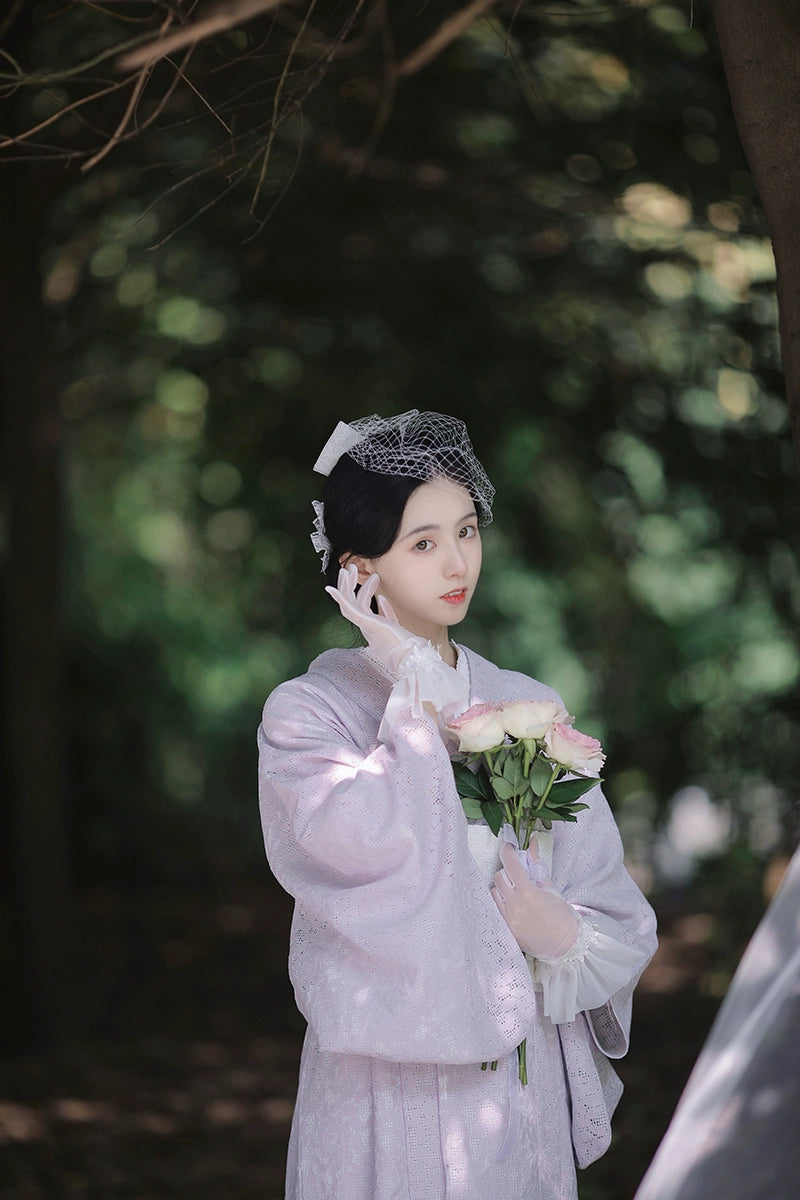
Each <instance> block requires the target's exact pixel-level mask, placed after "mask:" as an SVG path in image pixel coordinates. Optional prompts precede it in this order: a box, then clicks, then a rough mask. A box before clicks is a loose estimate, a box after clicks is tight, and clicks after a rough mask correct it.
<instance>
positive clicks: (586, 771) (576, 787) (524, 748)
mask: <svg viewBox="0 0 800 1200" xmlns="http://www.w3.org/2000/svg"><path fill="white" fill-rule="evenodd" d="M572 720H573V718H572V717H571V716H570V715H569V713H568V712H567V711H566V709H564V708H562V707H561V705H559V704H557V703H556V702H555V701H554V700H519V701H515V702H514V703H507V704H475V705H473V707H472V708H470V709H468V710H467V711H466V712H465V713H463V714H462V715H461V716H460V717H457V718H456V719H455V720H453V721H451V722H450V724H449V725H448V726H447V728H448V730H449V731H450V733H451V734H453V735H454V736H455V738H456V739H457V741H458V750H459V752H460V754H461V755H462V756H463V759H464V761H461V762H459V761H455V762H453V773H454V775H455V780H456V788H457V789H458V794H459V796H460V797H461V803H462V805H463V807H464V812H465V813H466V815H467V816H468V817H470V818H472V819H477V818H479V817H483V818H484V819H485V820H486V823H487V824H488V825H489V826H490V828H491V830H492V832H493V833H494V834H495V835H497V834H498V833H499V832H500V827H501V826H502V824H503V822H504V821H506V822H508V824H509V825H510V826H511V827H512V828H513V830H514V833H515V835H516V838H517V846H518V847H520V849H521V850H523V851H524V850H527V849H528V846H529V845H530V840H531V835H532V834H533V832H534V830H535V829H536V828H537V827H538V823H539V822H541V826H543V827H544V828H545V829H550V827H551V825H552V823H553V821H577V819H578V818H577V813H579V812H581V811H582V810H583V809H586V808H588V807H589V805H588V804H581V803H579V801H580V798H581V796H583V795H584V793H586V792H588V791H589V790H590V789H591V788H593V787H594V786H595V785H596V784H597V783H599V782H600V779H599V772H600V769H601V767H602V766H603V763H604V762H605V755H604V754H603V750H602V747H601V745H600V743H599V742H598V741H597V739H596V738H593V737H589V736H588V735H587V734H585V733H580V732H579V731H578V730H577V729H573V728H572ZM566 775H571V776H572V778H570V779H566V778H564V777H565V776H566ZM526 1050H527V1046H526V1041H522V1042H521V1044H520V1045H519V1046H518V1047H517V1055H518V1058H519V1078H520V1081H521V1082H522V1083H523V1084H526V1083H527V1082H528V1068H527V1055H526ZM487 1065H488V1064H487V1063H484V1064H483V1067H484V1070H485V1069H486V1067H487ZM496 1066H497V1063H496V1062H494V1063H492V1070H494V1069H495V1068H496Z"/></svg>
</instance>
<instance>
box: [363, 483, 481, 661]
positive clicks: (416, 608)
mask: <svg viewBox="0 0 800 1200" xmlns="http://www.w3.org/2000/svg"><path fill="white" fill-rule="evenodd" d="M481 557H482V549H481V536H480V533H479V531H478V516H477V513H476V511H475V503H474V501H473V499H472V497H471V496H470V494H469V492H468V491H467V490H466V488H463V487H461V486H460V485H459V484H457V483H453V482H452V481H451V480H449V479H437V480H434V481H432V482H431V483H423V484H420V486H419V487H418V488H417V489H416V490H415V491H414V492H412V493H411V495H410V496H409V498H408V501H407V502H406V507H405V511H404V512H403V519H402V521H401V523H400V529H399V531H398V534H397V538H396V539H395V542H394V545H393V546H392V547H391V549H390V550H388V551H387V552H386V554H382V555H381V556H380V557H379V558H372V559H365V558H361V557H360V556H354V558H353V560H352V561H353V562H355V563H356V565H357V566H358V568H359V580H360V581H361V582H362V583H363V581H364V580H365V579H367V578H368V577H369V576H370V575H371V574H372V573H373V572H375V571H377V573H378V575H380V586H379V588H378V591H379V592H380V593H381V595H383V596H385V597H386V599H387V600H388V601H389V603H390V604H391V606H392V608H393V609H394V611H395V612H396V613H397V617H398V619H399V621H400V623H401V625H403V626H404V627H405V628H406V629H408V630H409V631H410V632H411V633H415V634H417V636H418V637H424V638H428V639H430V641H432V642H433V643H434V645H440V644H441V642H442V639H443V637H446V630H447V627H448V626H449V625H456V624H457V623H458V622H459V621H462V620H463V619H464V617H465V616H466V615H467V609H468V608H469V604H470V600H471V599H472V594H473V592H474V591H475V585H476V584H477V582H478V576H479V575H480V572H481Z"/></svg>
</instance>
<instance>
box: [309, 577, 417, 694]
mask: <svg viewBox="0 0 800 1200" xmlns="http://www.w3.org/2000/svg"><path fill="white" fill-rule="evenodd" d="M380 582H381V580H380V576H379V575H370V577H369V579H367V581H366V582H365V583H364V584H362V586H361V587H360V588H359V590H358V592H356V586H357V585H358V568H357V567H356V565H355V564H354V563H351V564H350V565H349V566H348V567H342V569H341V570H340V571H339V578H338V580H337V586H336V587H335V588H334V587H326V588H325V591H326V592H327V593H328V595H330V596H333V598H334V600H335V601H336V603H337V604H338V605H339V608H340V609H341V612H342V616H343V617H346V619H347V620H348V621H351V622H352V624H353V625H357V626H358V628H359V629H360V630H361V632H362V633H363V635H364V638H365V639H366V641H367V644H368V645H369V648H370V650H371V651H372V654H373V655H374V657H375V658H377V659H378V661H379V662H382V663H383V664H384V666H386V667H388V668H389V670H390V671H392V672H393V673H395V674H397V673H398V670H399V667H400V664H401V662H402V659H403V657H404V655H405V654H407V653H408V651H409V650H410V649H412V647H413V646H414V645H417V646H419V647H422V646H426V645H427V644H428V643H427V642H426V641H425V640H424V638H419V637H415V636H414V634H413V633H409V632H408V630H407V629H404V628H403V626H402V625H401V624H400V622H399V621H398V619H397V616H396V614H395V611H394V609H393V608H392V606H391V604H390V603H389V601H388V600H387V599H386V597H385V596H377V597H376V596H375V593H376V592H377V590H378V587H379V586H380ZM373 598H375V599H376V603H377V606H378V612H377V613H375V612H373V611H372V600H373Z"/></svg>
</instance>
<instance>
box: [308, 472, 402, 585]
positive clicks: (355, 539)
mask: <svg viewBox="0 0 800 1200" xmlns="http://www.w3.org/2000/svg"><path fill="white" fill-rule="evenodd" d="M424 482H425V480H424V479H414V478H413V477H411V476H408V475H379V474H378V473H377V472H376V471H366V470H365V469H364V468H363V467H360V466H359V465H358V463H355V462H353V460H352V458H350V457H349V455H347V454H343V455H342V457H341V458H340V459H339V461H338V462H337V464H336V466H335V467H333V469H332V470H331V473H330V475H329V476H328V477H327V479H326V480H325V483H324V485H323V488H322V500H323V503H324V505H325V533H326V534H327V536H328V539H329V541H330V543H331V556H330V560H329V562H328V569H327V571H326V572H325V575H326V578H327V581H328V583H331V584H333V585H334V586H335V585H336V580H337V577H338V575H339V560H340V559H341V558H343V557H344V555H346V554H361V555H363V556H364V558H380V556H381V555H382V554H385V553H386V552H387V550H390V549H391V548H392V546H393V545H394V543H395V541H396V539H397V534H398V532H399V530H400V524H401V522H402V520H403V513H404V512H405V508H406V504H407V502H408V498H409V496H410V495H411V494H412V492H415V491H416V490H417V488H418V487H419V486H420V484H421V483H424Z"/></svg>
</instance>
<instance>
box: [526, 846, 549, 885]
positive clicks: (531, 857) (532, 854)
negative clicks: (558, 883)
mask: <svg viewBox="0 0 800 1200" xmlns="http://www.w3.org/2000/svg"><path fill="white" fill-rule="evenodd" d="M526 867H527V870H528V878H529V879H530V880H532V881H533V883H535V884H536V886H537V887H540V888H541V887H547V886H548V885H549V884H550V872H549V871H548V869H547V864H546V863H544V862H542V860H541V858H539V843H538V842H537V840H536V835H535V834H534V835H533V837H532V838H531V843H530V845H529V846H528V857H527V862H526Z"/></svg>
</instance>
